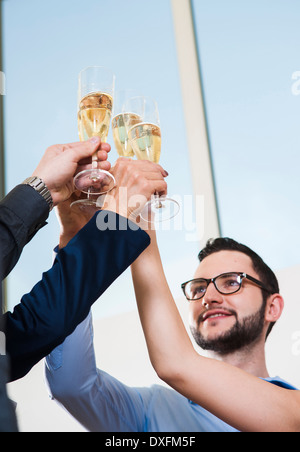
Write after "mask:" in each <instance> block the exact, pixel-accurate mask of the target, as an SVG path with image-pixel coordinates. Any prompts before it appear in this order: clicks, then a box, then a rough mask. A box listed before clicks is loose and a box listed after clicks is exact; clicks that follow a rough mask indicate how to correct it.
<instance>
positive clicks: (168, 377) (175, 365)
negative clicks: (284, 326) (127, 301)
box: [131, 231, 300, 432]
mask: <svg viewBox="0 0 300 452" xmlns="http://www.w3.org/2000/svg"><path fill="white" fill-rule="evenodd" d="M150 236H151V245H150V246H149V247H148V248H147V249H146V250H145V251H144V252H143V253H142V254H141V255H140V257H139V258H138V259H137V260H136V261H135V262H134V263H133V264H132V266H131V269H132V276H133V283H134V288H135V293H136V299H137V304H138V309H139V314H140V318H141V322H142V326H143V330H144V334H145V337H146V342H147V347H148V350H149V355H150V359H151V362H152V364H153V366H154V368H155V370H156V372H157V374H158V375H159V377H160V378H161V379H162V380H164V381H165V382H167V383H168V384H169V385H170V386H172V387H173V388H174V389H175V390H177V391H178V392H180V393H181V394H183V395H184V396H186V397H187V398H189V399H191V400H193V401H194V402H195V403H197V404H199V405H201V406H202V407H203V408H205V409H207V410H208V411H210V412H211V413H213V414H214V415H215V416H217V417H219V418H220V419H222V420H223V421H225V422H226V423H228V424H230V425H232V426H233V427H235V428H237V429H238V430H241V431H276V432H278V431H300V392H299V391H291V390H287V389H283V388H280V387H278V386H275V385H273V384H270V383H269V382H266V381H264V380H261V379H259V378H257V377H254V376H252V375H250V374H248V373H246V372H244V371H243V370H240V369H238V368H236V367H234V366H231V365H229V364H226V363H223V362H220V361H216V360H213V359H209V358H205V357H202V356H200V355H198V353H197V352H196V351H195V349H194V347H193V345H192V343H191V341H190V339H189V337H188V334H187V332H186V330H185V327H184V324H183V322H182V320H181V317H180V315H179V312H178V310H177V307H176V305H175V302H174V300H173V297H172V294H171V292H170V289H169V287H168V283H167V281H166V278H165V275H164V271H163V266H162V263H161V259H160V255H159V250H158V247H157V242H156V237H155V233H154V232H153V231H152V232H150ZM154 282H155V283H154ZM245 388H247V389H246V390H245Z"/></svg>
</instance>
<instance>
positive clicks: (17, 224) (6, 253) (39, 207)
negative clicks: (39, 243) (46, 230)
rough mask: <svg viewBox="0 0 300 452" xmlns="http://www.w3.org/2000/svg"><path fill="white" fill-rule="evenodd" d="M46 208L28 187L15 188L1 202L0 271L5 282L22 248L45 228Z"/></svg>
mask: <svg viewBox="0 0 300 452" xmlns="http://www.w3.org/2000/svg"><path fill="white" fill-rule="evenodd" d="M48 215H49V207H48V204H47V202H46V201H45V200H44V199H43V198H42V196H41V195H40V194H39V193H37V192H36V191H35V190H34V189H33V188H32V187H30V186H29V185H24V184H20V185H17V186H16V187H15V188H14V189H13V190H12V191H11V192H10V193H9V194H8V195H7V196H6V197H5V198H4V199H3V200H2V201H1V202H0V271H1V280H2V279H4V278H5V277H6V276H7V275H8V274H9V273H10V271H11V270H12V269H13V267H14V266H15V265H16V263H17V261H18V259H19V257H20V255H21V253H22V250H23V248H24V246H25V245H26V244H27V243H28V242H29V241H30V240H31V239H32V237H33V236H34V235H35V234H36V232H37V231H38V230H39V229H40V228H41V227H42V226H44V225H45V224H46V220H47V218H48Z"/></svg>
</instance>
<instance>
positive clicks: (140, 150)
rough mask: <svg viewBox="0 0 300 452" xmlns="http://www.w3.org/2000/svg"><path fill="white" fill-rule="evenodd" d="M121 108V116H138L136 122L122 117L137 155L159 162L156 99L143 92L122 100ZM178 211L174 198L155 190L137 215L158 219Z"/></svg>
mask: <svg viewBox="0 0 300 452" xmlns="http://www.w3.org/2000/svg"><path fill="white" fill-rule="evenodd" d="M123 112H126V113H124V117H125V114H126V115H128V116H129V115H134V116H135V118H141V120H140V122H137V123H135V124H132V123H130V121H126V120H125V126H126V130H127V134H128V140H129V142H130V144H131V146H132V150H133V152H134V154H135V156H136V157H137V159H139V160H150V161H151V162H154V163H158V162H159V159H160V154H161V128H160V120H159V113H158V106H157V102H156V101H155V100H153V99H150V98H147V97H144V96H137V97H133V98H131V99H129V100H128V101H127V102H125V104H124V106H123ZM129 112H130V113H129ZM178 212H179V204H178V202H177V201H175V200H174V199H172V198H168V197H166V196H159V194H158V193H156V194H155V195H154V197H152V200H151V201H149V202H148V203H147V204H146V206H145V207H144V209H143V210H142V212H141V214H140V215H141V218H142V219H143V220H146V221H148V222H153V223H160V222H162V221H165V220H169V219H171V218H173V217H174V216H175V215H177V213H178ZM153 214H154V217H153Z"/></svg>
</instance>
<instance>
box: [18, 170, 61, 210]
mask: <svg viewBox="0 0 300 452" xmlns="http://www.w3.org/2000/svg"><path fill="white" fill-rule="evenodd" d="M22 183H23V184H25V185H30V186H31V187H32V188H34V190H35V191H37V192H38V193H39V194H40V195H41V196H42V197H43V198H44V200H45V201H46V202H47V204H48V206H49V211H51V210H52V209H53V199H52V196H51V193H50V191H49V190H48V188H47V186H46V184H45V183H44V182H43V181H42V179H40V178H39V177H35V176H31V177H27V179H25V180H24V182H22Z"/></svg>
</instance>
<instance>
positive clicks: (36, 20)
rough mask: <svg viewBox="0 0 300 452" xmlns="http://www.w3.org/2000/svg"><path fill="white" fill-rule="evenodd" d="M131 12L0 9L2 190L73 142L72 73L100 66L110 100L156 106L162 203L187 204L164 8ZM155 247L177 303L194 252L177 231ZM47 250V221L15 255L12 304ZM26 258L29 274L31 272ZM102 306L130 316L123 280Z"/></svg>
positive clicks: (93, 1)
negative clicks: (107, 73)
mask: <svg viewBox="0 0 300 452" xmlns="http://www.w3.org/2000/svg"><path fill="white" fill-rule="evenodd" d="M141 4H142V2H141V1H140V0H130V1H129V2H124V1H123V0H113V1H111V0H89V1H85V2H84V3H83V2H82V1H81V0H80V1H79V0H54V1H51V2H46V1H42V2H41V1H40V0H26V1H24V0H8V1H5V2H4V69H5V74H6V82H7V86H6V88H7V94H6V97H5V114H6V128H5V132H6V136H5V141H6V170H7V181H6V182H7V190H9V189H11V188H12V187H13V186H14V185H15V184H17V183H19V182H20V181H22V180H24V179H25V178H26V177H27V176H28V175H30V174H31V173H32V171H33V169H34V167H35V166H36V165H37V163H38V161H39V159H40V158H41V156H42V154H43V152H44V150H45V149H46V148H47V147H48V146H49V145H51V144H54V143H61V142H62V143H64V142H72V141H76V140H77V139H78V133H77V119H76V108H77V105H76V102H77V77H78V73H79V72H80V70H81V69H83V68H85V67H87V66H90V65H103V66H107V67H109V68H111V69H112V70H113V71H114V73H115V75H116V89H117V90H118V89H124V88H132V89H136V90H137V91H138V92H141V93H144V94H145V95H149V96H151V97H154V98H156V99H157V102H158V105H159V110H160V120H161V128H162V144H163V148H162V154H161V161H160V163H161V164H162V165H163V166H164V167H165V168H166V169H167V170H168V172H169V174H170V176H169V178H168V184H169V193H170V194H174V195H182V196H183V195H189V194H190V195H191V194H192V184H191V180H190V174H189V162H188V157H187V148H186V141H185V128H184V119H183V114H182V105H181V95H180V81H179V75H178V68H177V58H176V51H175V42H174V37H173V24H172V17H171V9H170V2H169V0H163V1H162V0H153V1H151V4H150V3H147V5H148V7H147V8H144V7H143V8H141ZM108 141H109V142H110V143H111V144H112V151H111V155H110V159H111V162H112V163H113V162H114V161H115V160H116V159H117V157H118V155H117V153H116V151H115V149H114V146H113V142H112V135H111V133H110V134H109V138H108ZM159 239H160V242H161V251H162V256H163V259H164V261H165V264H166V270H167V273H169V274H170V275H171V281H174V290H175V292H176V291H177V293H178V292H179V291H180V283H181V282H182V281H183V280H185V279H188V278H189V277H190V274H191V272H192V271H193V270H194V268H195V265H196V262H197V259H196V256H197V252H198V248H199V245H198V243H197V241H194V242H188V243H186V242H185V231H175V232H172V233H169V232H167V231H165V232H164V231H162V232H161V233H160V237H159ZM57 240H58V224H57V221H56V218H55V214H54V213H52V214H51V217H50V220H49V225H48V226H47V227H46V228H44V229H43V230H42V231H40V232H39V234H38V235H37V236H36V237H35V238H34V240H33V241H32V242H31V244H30V246H28V247H27V248H26V249H25V251H24V254H23V255H22V259H21V261H20V262H19V264H18V265H17V267H16V269H15V270H14V272H13V275H12V276H11V278H10V279H9V295H10V300H11V302H12V303H15V302H16V301H15V300H18V299H19V298H20V296H21V295H22V294H23V293H25V292H27V291H29V290H30V289H31V287H32V286H33V284H34V283H36V282H37V281H38V280H39V279H40V277H41V273H42V271H44V270H46V269H47V268H49V266H50V265H51V260H52V249H53V247H54V246H55V245H56V244H57ZM174 242H175V243H176V244H177V245H176V251H175V250H174ZM33 257H34V259H37V258H38V262H39V264H38V265H35V266H33V265H32V258H33ZM177 260H178V266H177V265H176V261H177ZM185 261H188V262H190V264H189V265H187V264H185V265H184V268H185V269H186V270H185V272H186V274H185V272H183V271H182V262H185ZM33 267H34V268H33ZM189 267H190V270H189ZM168 268H169V270H168ZM176 271H177V276H176V277H175V276H174V273H176ZM178 273H179V274H178ZM181 278H183V279H182V281H181ZM171 284H172V282H171ZM120 293H122V294H123V295H122V300H119V294H120ZM124 294H125V295H124ZM106 298H107V300H108V301H107V302H106V301H105V296H104V297H103V298H102V303H101V306H100V307H99V311H101V312H100V314H99V315H101V314H103V313H104V312H108V313H109V312H115V311H117V312H118V310H122V309H124V310H126V309H129V307H131V308H133V307H134V297H133V293H132V287H131V278H130V275H128V273H126V275H124V276H123V277H122V278H121V279H120V280H119V281H118V282H117V283H116V284H115V285H114V287H113V288H112V289H111V291H108V293H107V294H106ZM112 299H114V300H115V301H114V302H113V303H112V302H111V301H112ZM98 305H99V304H98ZM98 305H97V306H98ZM102 306H103V309H102Z"/></svg>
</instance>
